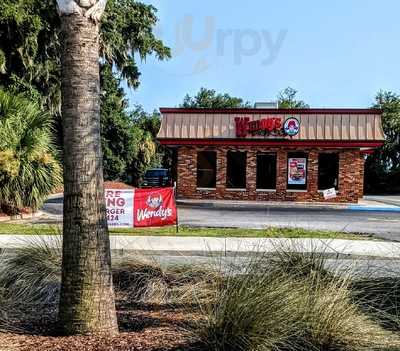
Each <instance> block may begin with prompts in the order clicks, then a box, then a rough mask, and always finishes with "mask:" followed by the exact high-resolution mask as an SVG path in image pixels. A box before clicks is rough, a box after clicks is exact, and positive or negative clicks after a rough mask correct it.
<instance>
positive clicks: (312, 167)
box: [307, 151, 318, 198]
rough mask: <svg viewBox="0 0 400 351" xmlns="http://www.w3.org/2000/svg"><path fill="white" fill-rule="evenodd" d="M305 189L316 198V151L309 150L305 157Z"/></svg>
mask: <svg viewBox="0 0 400 351" xmlns="http://www.w3.org/2000/svg"><path fill="white" fill-rule="evenodd" d="M307 191H308V192H309V194H310V196H311V197H313V198H318V152H317V151H310V152H309V153H308V159H307Z"/></svg>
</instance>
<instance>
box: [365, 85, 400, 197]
mask: <svg viewBox="0 0 400 351" xmlns="http://www.w3.org/2000/svg"><path fill="white" fill-rule="evenodd" d="M373 107H374V108H379V109H382V111H383V114H382V127H383V132H384V134H385V137H386V140H385V143H384V145H383V146H382V147H380V148H379V149H377V150H375V152H374V153H373V154H372V155H369V156H368V158H367V160H366V164H365V185H366V191H367V192H371V193H382V192H388V191H390V192H399V191H400V95H399V94H397V93H394V92H392V91H379V92H378V93H377V95H376V97H375V104H374V105H373Z"/></svg>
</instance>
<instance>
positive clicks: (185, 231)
mask: <svg viewBox="0 0 400 351" xmlns="http://www.w3.org/2000/svg"><path fill="white" fill-rule="evenodd" d="M57 233H60V227H58V226H54V225H47V224H16V223H0V235H1V234H20V235H46V234H57ZM110 234H112V235H126V236H180V237H185V236H187V237H189V236H195V237H196V236H197V237H242V238H279V237H285V238H322V239H368V238H369V237H368V236H365V235H356V234H348V233H341V232H330V231H323V230H306V229H292V228H266V229H243V228H200V227H186V226H180V227H179V232H178V233H177V232H176V227H175V226H169V227H162V228H112V229H110Z"/></svg>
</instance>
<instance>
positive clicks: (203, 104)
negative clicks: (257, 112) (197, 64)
mask: <svg viewBox="0 0 400 351" xmlns="http://www.w3.org/2000/svg"><path fill="white" fill-rule="evenodd" d="M180 107H183V108H239V107H250V104H249V103H248V102H243V99H241V98H238V97H232V96H230V95H229V94H219V93H217V92H216V91H215V90H213V89H206V88H201V89H200V91H199V92H198V93H197V94H196V95H195V96H193V97H191V96H190V95H188V94H187V95H186V96H185V97H184V99H183V103H182V104H181V105H180Z"/></svg>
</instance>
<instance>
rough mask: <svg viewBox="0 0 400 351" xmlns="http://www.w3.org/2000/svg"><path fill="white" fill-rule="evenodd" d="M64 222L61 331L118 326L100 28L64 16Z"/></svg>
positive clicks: (91, 330)
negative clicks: (102, 125)
mask: <svg viewBox="0 0 400 351" xmlns="http://www.w3.org/2000/svg"><path fill="white" fill-rule="evenodd" d="M61 22H62V32H63V37H64V49H63V50H64V53H63V55H62V96H63V101H62V114H63V130H64V222H63V260H62V284H61V295H60V305H59V322H60V327H61V331H62V333H63V334H67V335H72V334H99V333H106V334H116V333H117V332H118V325H117V318H116V311H115V300H114V291H113V284H112V273H111V255H110V240H109V236H108V228H107V218H106V211H105V200H104V184H103V165H102V153H101V143H100V101H99V90H100V77H99V44H98V43H99V28H98V25H97V24H96V23H95V22H94V21H92V20H91V19H88V18H86V17H84V16H82V15H81V14H77V13H74V14H70V15H66V16H62V17H61Z"/></svg>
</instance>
